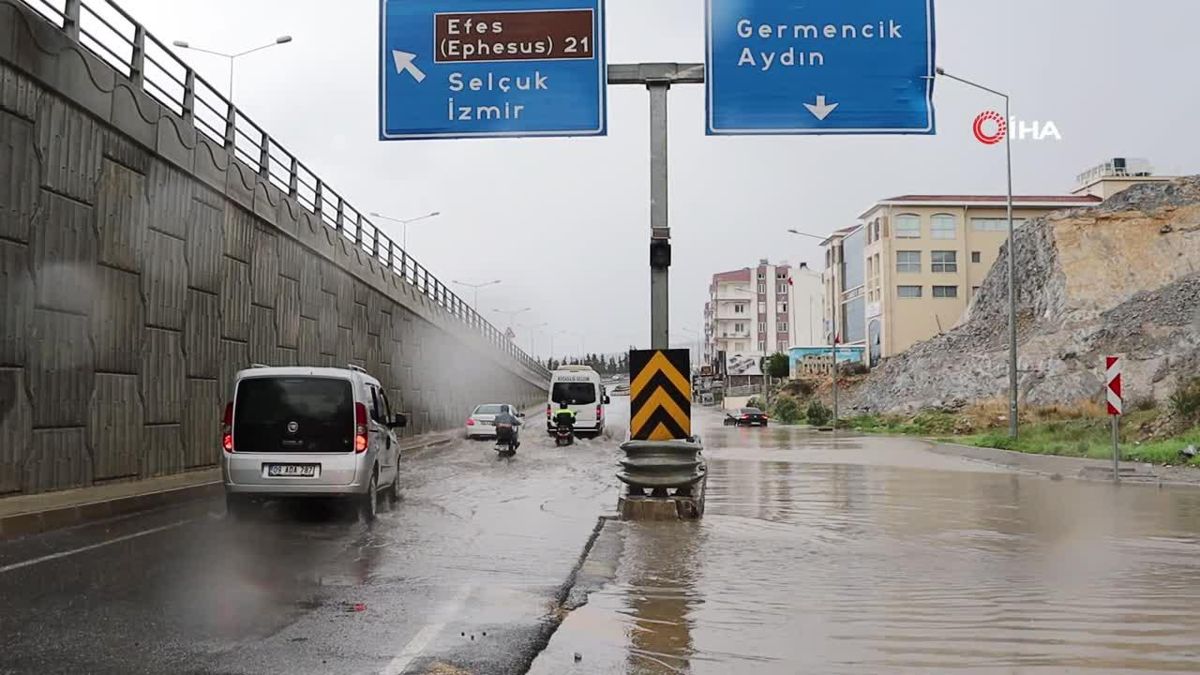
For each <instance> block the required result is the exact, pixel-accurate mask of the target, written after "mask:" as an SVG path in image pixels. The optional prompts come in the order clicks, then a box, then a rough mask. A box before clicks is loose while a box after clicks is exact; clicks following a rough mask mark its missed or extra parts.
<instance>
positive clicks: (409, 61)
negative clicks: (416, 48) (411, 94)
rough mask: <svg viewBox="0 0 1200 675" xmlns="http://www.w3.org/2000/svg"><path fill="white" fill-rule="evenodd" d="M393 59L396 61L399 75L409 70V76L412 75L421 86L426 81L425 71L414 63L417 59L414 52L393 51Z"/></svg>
mask: <svg viewBox="0 0 1200 675" xmlns="http://www.w3.org/2000/svg"><path fill="white" fill-rule="evenodd" d="M392 58H393V59H395V60H396V74H397V75H399V74H401V73H403V72H404V71H406V70H407V71H408V74H409V75H412V76H413V79H414V80H416V81H417V84H420V83H421V82H423V81H424V80H425V73H424V71H422V70H421V69H420V68H418V67H417V64H415V63H413V61H414V60H416V58H417V55H416V54H413V53H412V52H402V51H400V50H399V49H393V50H392Z"/></svg>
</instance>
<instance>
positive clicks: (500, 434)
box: [493, 408, 521, 452]
mask: <svg viewBox="0 0 1200 675" xmlns="http://www.w3.org/2000/svg"><path fill="white" fill-rule="evenodd" d="M493 422H494V423H495V425H496V442H497V443H507V444H508V450H509V452H516V451H517V448H519V447H521V420H520V418H518V417H517V416H516V415H514V414H512V413H511V412H509V410H508V408H501V409H500V412H499V413H498V414H497V415H496V417H495V418H494V419H493Z"/></svg>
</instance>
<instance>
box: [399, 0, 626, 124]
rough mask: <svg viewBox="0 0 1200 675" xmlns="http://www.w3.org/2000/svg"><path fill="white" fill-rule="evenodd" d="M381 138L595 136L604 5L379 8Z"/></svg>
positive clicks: (423, 3) (406, 0)
mask: <svg viewBox="0 0 1200 675" xmlns="http://www.w3.org/2000/svg"><path fill="white" fill-rule="evenodd" d="M379 30H380V61H379V68H380V71H379V127H380V128H379V136H380V138H381V139H383V140H404V139H420V138H493V137H513V136H603V135H604V134H605V132H606V129H607V119H606V93H605V90H606V87H607V65H606V62H605V55H604V0H380V29H379Z"/></svg>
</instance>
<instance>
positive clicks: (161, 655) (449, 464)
mask: <svg viewBox="0 0 1200 675" xmlns="http://www.w3.org/2000/svg"><path fill="white" fill-rule="evenodd" d="M610 416H611V417H610V423H611V424H612V425H613V426H614V427H615V428H616V431H617V432H619V431H620V428H621V427H623V426H624V425H625V424H627V420H628V412H627V406H625V407H623V406H622V405H614V406H612V407H611V408H610ZM528 423H529V424H528V428H527V430H526V431H525V432H524V433H523V434H522V441H523V444H522V446H521V448H520V450H519V452H518V453H517V455H516V456H515V457H514V458H512V459H499V458H498V457H497V455H496V453H495V451H494V450H493V443H492V442H490V441H479V442H467V441H465V440H462V439H458V440H456V441H454V442H453V443H451V444H450V445H448V446H444V447H439V448H433V449H429V450H427V451H421V452H418V453H414V454H412V455H409V456H406V457H405V458H404V459H403V460H402V468H403V476H402V485H401V487H402V495H403V497H402V500H401V501H400V502H399V503H398V504H396V505H394V506H392V507H390V508H388V507H384V506H381V510H382V511H383V512H382V513H381V514H380V518H379V520H378V521H377V522H376V523H374V524H373V525H370V526H368V525H367V524H365V523H362V522H359V521H358V520H357V519H356V518H355V517H354V515H353V514H350V515H349V516H347V514H346V512H345V509H338V508H333V507H330V506H328V505H320V504H313V503H307V504H299V503H293V504H278V505H273V506H271V507H269V508H267V509H266V510H265V512H264V513H262V514H261V515H260V516H259V517H256V518H254V519H253V520H252V521H251V522H246V523H240V522H234V521H231V520H229V519H227V518H225V516H224V503H223V500H209V501H205V502H199V503H196V504H192V505H189V506H186V507H182V508H174V509H167V510H163V511H157V512H151V513H145V514H139V515H136V516H134V517H130V518H126V519H121V520H115V521H109V522H105V523H98V524H94V525H89V526H85V527H81V528H75V529H71V530H63V531H59V532H52V533H49V534H46V535H42V536H37V537H31V538H26V539H22V540H16V541H8V542H2V543H0V598H2V601H0V605H3V607H4V609H3V611H0V645H2V647H0V673H10V672H12V673H52V672H53V673H59V672H63V673H65V672H73V673H119V674H121V675H128V674H130V673H288V674H289V675H292V674H299V673H313V674H325V673H389V674H393V675H396V674H399V673H427V672H438V673H463V672H465V673H496V674H507V673H513V672H522V671H524V670H525V668H526V667H527V665H528V663H529V662H530V661H531V660H532V658H533V657H534V655H535V654H536V653H537V651H538V649H539V648H540V646H541V645H542V644H543V643H544V641H545V639H546V637H547V636H548V633H549V630H550V625H551V624H550V621H549V619H550V617H552V616H553V614H554V612H555V611H556V608H557V605H558V598H559V597H560V594H561V592H562V589H563V586H564V584H566V582H567V580H568V578H569V577H570V574H571V572H572V570H573V569H574V567H575V566H576V564H577V563H578V560H579V556H580V554H581V552H582V551H583V549H584V546H585V544H586V542H587V541H588V538H589V536H590V535H591V533H592V531H593V530H594V528H595V525H596V521H597V516H598V515H600V514H601V513H602V512H607V511H611V510H612V509H613V507H614V505H615V503H616V499H617V494H618V493H617V480H616V478H615V476H614V474H615V471H616V461H617V457H618V454H619V450H618V449H617V447H616V443H615V442H614V441H613V440H611V439H609V438H600V439H595V440H583V441H581V442H580V443H578V444H577V445H575V446H572V447H570V448H555V447H554V442H553V440H552V439H550V438H549V437H548V436H547V435H546V432H545V430H544V426H542V425H544V421H543V420H542V418H541V417H539V416H536V415H533V414H531V416H530V418H529V420H528Z"/></svg>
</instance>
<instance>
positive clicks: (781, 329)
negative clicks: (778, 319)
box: [779, 321, 788, 335]
mask: <svg viewBox="0 0 1200 675" xmlns="http://www.w3.org/2000/svg"><path fill="white" fill-rule="evenodd" d="M787 332H788V326H787V322H786V321H784V322H783V323H780V324H779V334H780V335H787Z"/></svg>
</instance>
